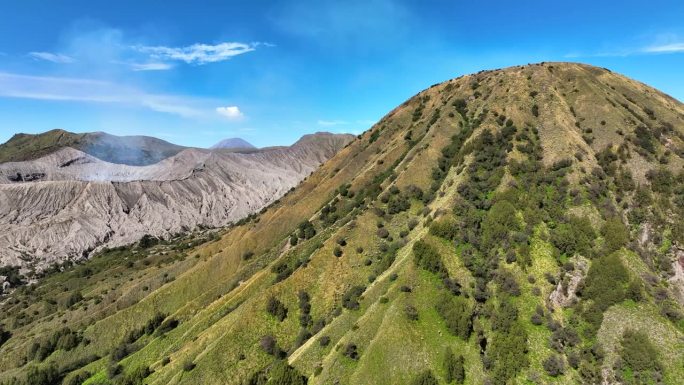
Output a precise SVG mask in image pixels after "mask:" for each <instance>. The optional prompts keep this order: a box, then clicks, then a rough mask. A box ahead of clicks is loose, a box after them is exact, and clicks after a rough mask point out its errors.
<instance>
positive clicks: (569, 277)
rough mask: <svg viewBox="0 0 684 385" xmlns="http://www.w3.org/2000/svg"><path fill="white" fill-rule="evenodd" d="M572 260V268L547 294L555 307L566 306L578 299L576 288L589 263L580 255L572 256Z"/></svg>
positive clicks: (585, 273) (584, 275)
mask: <svg viewBox="0 0 684 385" xmlns="http://www.w3.org/2000/svg"><path fill="white" fill-rule="evenodd" d="M572 262H573V264H574V266H575V268H574V270H572V271H571V272H569V273H567V274H566V275H565V276H564V277H563V279H562V280H561V282H558V285H556V289H555V290H554V291H553V292H551V294H550V295H549V301H551V304H553V306H555V307H568V306H570V305H572V304H573V303H574V302H575V301H577V300H578V298H577V288H578V287H579V284H580V282H582V280H583V279H584V277H586V275H587V271H588V270H589V265H588V261H587V259H586V258H584V257H581V256H577V257H575V258H573V260H572Z"/></svg>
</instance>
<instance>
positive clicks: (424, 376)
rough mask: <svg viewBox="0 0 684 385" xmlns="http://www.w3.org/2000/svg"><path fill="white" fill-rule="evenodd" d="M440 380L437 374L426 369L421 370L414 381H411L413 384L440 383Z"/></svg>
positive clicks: (433, 384)
mask: <svg viewBox="0 0 684 385" xmlns="http://www.w3.org/2000/svg"><path fill="white" fill-rule="evenodd" d="M438 384H439V382H437V379H436V378H435V376H434V375H433V374H432V372H431V371H430V370H426V371H424V372H421V373H420V374H418V375H417V376H416V377H415V378H414V379H413V381H411V385H438Z"/></svg>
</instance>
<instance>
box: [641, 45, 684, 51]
mask: <svg viewBox="0 0 684 385" xmlns="http://www.w3.org/2000/svg"><path fill="white" fill-rule="evenodd" d="M643 51H644V52H648V53H675V52H684V43H669V44H661V45H652V46H649V47H646V48H644V49H643Z"/></svg>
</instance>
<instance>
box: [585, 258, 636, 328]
mask: <svg viewBox="0 0 684 385" xmlns="http://www.w3.org/2000/svg"><path fill="white" fill-rule="evenodd" d="M628 282H629V273H628V272H627V269H626V268H625V267H624V266H623V264H622V261H621V260H620V256H619V255H618V254H617V253H613V254H610V255H608V256H605V257H601V258H599V259H596V260H594V262H593V263H592V264H591V266H590V267H589V271H588V272H587V277H586V278H585V280H584V288H583V289H582V290H581V291H580V293H579V294H581V296H582V297H584V298H585V299H591V300H593V304H592V305H590V306H589V307H588V308H586V309H585V312H584V317H585V318H586V319H587V321H589V323H591V324H592V325H593V326H594V327H595V328H596V329H598V327H599V326H600V325H601V321H602V319H603V317H602V313H603V312H604V311H606V310H607V309H608V308H609V307H610V306H612V305H614V304H616V303H619V302H621V301H623V300H624V299H625V293H626V289H625V286H626V284H627V283H628Z"/></svg>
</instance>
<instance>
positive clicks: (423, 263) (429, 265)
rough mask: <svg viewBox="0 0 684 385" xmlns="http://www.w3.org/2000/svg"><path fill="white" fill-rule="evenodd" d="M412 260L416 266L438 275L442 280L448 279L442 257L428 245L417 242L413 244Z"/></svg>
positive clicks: (420, 241) (423, 242) (421, 241)
mask: <svg viewBox="0 0 684 385" xmlns="http://www.w3.org/2000/svg"><path fill="white" fill-rule="evenodd" d="M413 258H414V261H415V263H416V266H418V267H420V268H422V269H425V270H427V271H430V272H432V273H435V274H437V275H439V276H440V277H442V278H446V277H448V272H447V269H446V267H445V266H444V263H443V262H442V257H441V256H440V255H439V252H438V251H437V249H435V248H434V247H433V246H432V245H430V244H429V243H427V242H425V241H423V240H419V241H416V243H414V244H413Z"/></svg>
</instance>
